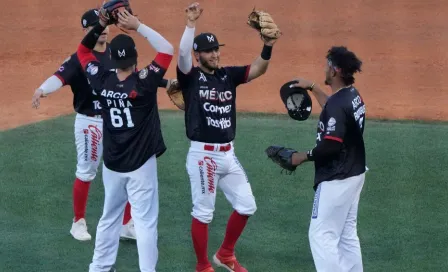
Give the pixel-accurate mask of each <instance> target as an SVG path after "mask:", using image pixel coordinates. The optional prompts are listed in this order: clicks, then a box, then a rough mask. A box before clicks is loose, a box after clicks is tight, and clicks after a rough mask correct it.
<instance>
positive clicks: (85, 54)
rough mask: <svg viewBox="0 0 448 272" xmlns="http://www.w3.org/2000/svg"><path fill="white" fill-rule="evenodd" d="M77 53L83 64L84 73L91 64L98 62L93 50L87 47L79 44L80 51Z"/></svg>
mask: <svg viewBox="0 0 448 272" xmlns="http://www.w3.org/2000/svg"><path fill="white" fill-rule="evenodd" d="M76 53H77V55H78V59H79V62H80V63H81V67H82V69H83V70H84V71H85V69H86V66H87V64H88V63H89V62H91V61H98V60H97V59H96V57H95V55H93V54H92V50H90V49H89V48H87V47H85V46H84V45H83V44H79V46H78V51H77V52H76Z"/></svg>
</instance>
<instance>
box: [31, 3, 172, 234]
mask: <svg viewBox="0 0 448 272" xmlns="http://www.w3.org/2000/svg"><path fill="white" fill-rule="evenodd" d="M98 18H99V17H98V10H97V9H90V10H87V11H86V12H85V13H84V14H83V15H82V17H81V26H82V28H83V31H84V33H88V32H89V31H90V30H91V29H92V28H93V26H94V25H95V24H96V23H97V22H98ZM108 34H109V28H108V27H107V28H106V29H105V30H104V31H103V33H102V34H101V35H100V37H99V39H98V42H97V43H96V45H95V48H94V50H93V54H94V55H95V57H96V58H97V59H98V60H99V61H100V62H101V63H102V64H103V65H104V67H105V68H106V69H110V70H111V71H115V68H113V67H112V64H111V60H110V48H109V43H108V42H107V38H108ZM171 83H172V80H166V79H164V80H163V81H161V82H160V85H159V87H164V88H168V87H169V86H170V84H171ZM67 85H68V86H70V87H71V90H72V93H73V108H74V110H75V112H76V118H75V126H74V128H75V129H74V134H75V144H76V151H77V166H76V173H75V175H76V179H75V181H74V184H73V210H74V218H73V222H72V227H71V229H70V233H71V234H72V236H73V237H74V238H75V239H77V240H80V241H85V240H90V239H91V238H92V237H91V235H90V234H89V232H88V230H87V222H86V220H85V213H86V206H87V199H88V194H89V189H90V182H91V181H92V180H94V179H95V177H96V173H97V170H98V166H99V164H100V159H101V157H102V153H103V120H102V118H101V106H100V103H99V101H98V96H97V93H96V92H95V91H94V90H93V89H92V88H91V87H90V85H89V82H88V80H87V78H86V76H85V74H84V72H83V70H82V67H81V64H80V62H79V59H78V57H77V55H76V52H75V53H73V54H72V55H71V56H70V57H68V58H67V59H66V60H65V61H64V62H63V63H62V65H61V66H60V67H59V69H58V70H57V71H56V72H55V73H54V74H53V75H52V76H51V77H49V78H48V79H47V80H45V82H43V83H42V85H41V86H40V87H39V88H38V89H37V90H36V91H35V93H34V95H33V101H32V102H33V107H35V108H37V107H38V106H39V105H40V98H41V97H46V96H48V95H49V94H51V93H53V92H55V91H57V90H60V89H61V88H62V87H63V86H67ZM86 90H88V91H86ZM130 210H131V207H130V205H129V203H128V204H127V205H126V208H125V214H124V218H123V228H122V232H121V237H122V238H130V239H135V229H134V223H133V220H132V218H131V212H130Z"/></svg>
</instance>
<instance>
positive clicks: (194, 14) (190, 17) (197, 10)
mask: <svg viewBox="0 0 448 272" xmlns="http://www.w3.org/2000/svg"><path fill="white" fill-rule="evenodd" d="M203 11H204V9H203V8H201V7H200V6H199V3H198V2H194V3H193V4H191V5H189V6H188V7H187V8H186V9H185V14H186V17H187V22H188V23H195V22H196V20H197V19H199V17H200V16H201V14H202V12H203Z"/></svg>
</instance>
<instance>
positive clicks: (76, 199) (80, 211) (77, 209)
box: [73, 178, 90, 222]
mask: <svg viewBox="0 0 448 272" xmlns="http://www.w3.org/2000/svg"><path fill="white" fill-rule="evenodd" d="M89 188H90V182H84V181H82V180H80V179H78V178H77V179H76V180H75V183H74V184H73V211H74V213H75V222H77V221H78V220H79V219H81V218H84V217H85V215H86V207H87V197H88V195H89Z"/></svg>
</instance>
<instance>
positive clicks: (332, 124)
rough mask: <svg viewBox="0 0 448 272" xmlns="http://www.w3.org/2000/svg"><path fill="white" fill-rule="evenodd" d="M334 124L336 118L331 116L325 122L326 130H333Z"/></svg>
mask: <svg viewBox="0 0 448 272" xmlns="http://www.w3.org/2000/svg"><path fill="white" fill-rule="evenodd" d="M335 125H336V119H334V118H333V117H331V118H330V120H328V123H327V131H335V130H336V127H335Z"/></svg>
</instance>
